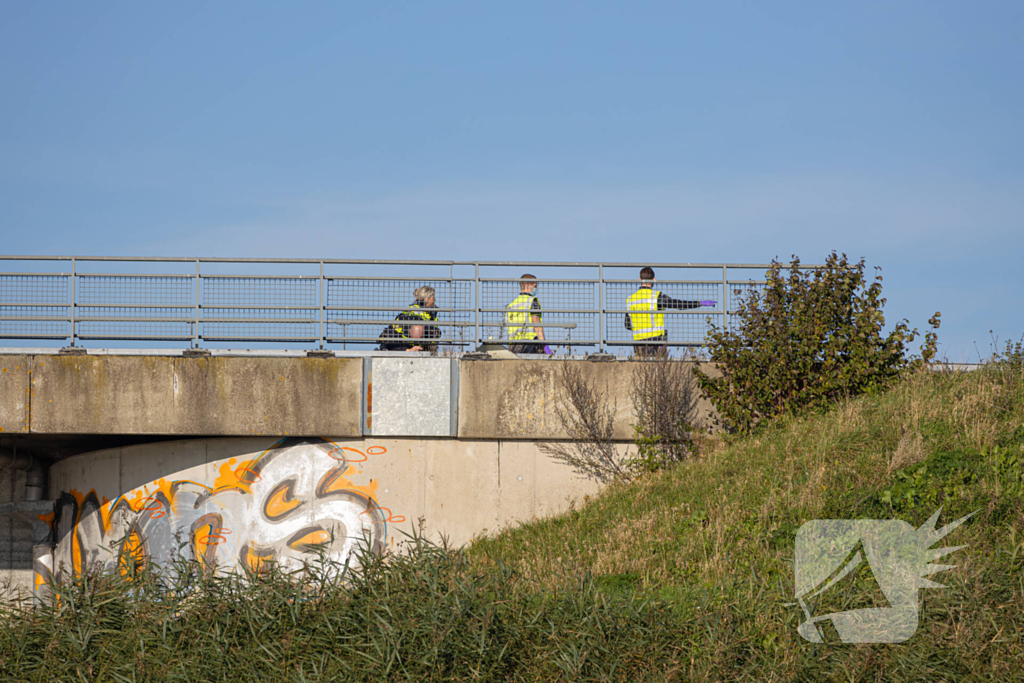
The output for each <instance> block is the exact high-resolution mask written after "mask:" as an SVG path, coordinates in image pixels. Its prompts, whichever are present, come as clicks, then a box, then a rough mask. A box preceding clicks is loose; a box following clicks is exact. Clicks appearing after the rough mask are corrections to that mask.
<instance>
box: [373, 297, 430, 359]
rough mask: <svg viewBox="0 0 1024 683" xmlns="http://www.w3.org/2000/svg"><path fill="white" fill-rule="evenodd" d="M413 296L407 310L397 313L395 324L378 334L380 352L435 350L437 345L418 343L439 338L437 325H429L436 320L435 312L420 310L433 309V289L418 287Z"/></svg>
mask: <svg viewBox="0 0 1024 683" xmlns="http://www.w3.org/2000/svg"><path fill="white" fill-rule="evenodd" d="M413 296H415V297H416V300H415V301H414V302H413V303H412V304H411V305H410V306H409V308H408V309H407V310H404V311H402V312H401V313H399V314H398V316H397V317H396V318H395V322H394V323H392V324H391V325H388V326H387V327H386V328H384V331H383V332H381V333H380V349H381V351H433V350H434V349H435V348H437V344H431V343H427V342H421V341H418V340H420V339H437V338H438V337H440V336H441V330H440V329H438V327H437V325H432V324H430V323H431V322H432V321H436V320H437V312H436V311H429V310H421V309H425V308H426V309H430V308H434V306H435V304H436V300H435V299H434V288H433V287H419V288H417V289H416V291H415V292H413ZM403 323H404V324H403ZM416 323H418V324H416Z"/></svg>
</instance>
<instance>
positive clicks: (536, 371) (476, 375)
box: [459, 360, 717, 442]
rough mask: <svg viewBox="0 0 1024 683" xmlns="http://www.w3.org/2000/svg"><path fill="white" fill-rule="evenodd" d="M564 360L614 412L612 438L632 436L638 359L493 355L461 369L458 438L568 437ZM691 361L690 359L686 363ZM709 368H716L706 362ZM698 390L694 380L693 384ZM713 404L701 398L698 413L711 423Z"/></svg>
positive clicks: (701, 419) (466, 364)
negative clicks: (561, 409) (562, 405)
mask: <svg viewBox="0 0 1024 683" xmlns="http://www.w3.org/2000/svg"><path fill="white" fill-rule="evenodd" d="M563 363H572V364H573V365H575V366H576V367H578V368H579V369H580V371H581V374H582V376H583V377H584V379H586V380H587V381H588V382H590V383H591V385H592V386H593V387H594V388H595V389H596V390H597V391H598V392H599V393H600V394H601V395H603V396H604V397H606V400H607V401H608V403H609V404H610V405H611V407H612V411H613V414H614V422H613V429H614V433H613V438H614V439H616V440H619V441H623V442H629V441H632V439H633V427H632V425H633V423H634V422H635V418H634V417H633V404H632V401H631V399H630V386H631V382H632V375H633V370H634V368H635V367H636V366H637V363H635V362H614V363H611V362H608V363H596V362H591V361H543V360H541V361H535V360H490V361H466V362H463V363H462V364H461V365H462V367H461V369H460V372H459V375H460V378H459V437H460V438H469V439H473V438H492V439H528V440H533V439H541V440H543V439H566V438H568V434H566V433H565V430H564V429H562V425H561V423H560V421H559V420H558V415H557V412H556V405H557V404H558V403H559V401H561V400H562V392H561V391H560V384H561V382H560V380H559V376H560V373H561V368H562V364H563ZM688 365H691V364H688ZM702 365H703V366H704V370H705V372H709V373H711V374H715V373H716V372H717V370H716V369H715V368H714V367H713V366H710V365H709V364H706V363H705V364H702ZM693 386H694V390H695V391H696V384H694V385H693ZM712 412H713V407H712V406H711V404H710V403H708V402H707V401H706V400H703V399H701V400H700V401H698V404H697V413H698V415H697V417H698V419H699V420H700V421H701V422H702V423H704V424H708V422H709V420H708V416H709V415H710V414H711V413H712Z"/></svg>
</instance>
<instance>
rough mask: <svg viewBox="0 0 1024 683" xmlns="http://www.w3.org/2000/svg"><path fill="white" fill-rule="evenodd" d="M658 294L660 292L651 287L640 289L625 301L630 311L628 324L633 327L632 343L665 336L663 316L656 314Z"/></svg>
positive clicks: (662, 314)
mask: <svg viewBox="0 0 1024 683" xmlns="http://www.w3.org/2000/svg"><path fill="white" fill-rule="evenodd" d="M660 294H661V292H659V291H658V290H656V289H654V288H653V287H641V288H640V289H639V290H637V291H636V292H635V293H634V294H633V296H631V297H629V299H627V300H626V302H627V303H628V304H629V311H630V312H629V322H630V325H632V327H633V341H640V340H642V339H650V338H651V337H657V336H659V335H662V334H665V314H664V313H658V296H659V295H660ZM634 311H637V312H636V313H634ZM641 311H646V312H641Z"/></svg>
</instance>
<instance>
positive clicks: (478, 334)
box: [473, 263, 483, 351]
mask: <svg viewBox="0 0 1024 683" xmlns="http://www.w3.org/2000/svg"><path fill="white" fill-rule="evenodd" d="M473 265H474V266H475V267H476V274H475V275H474V276H473V278H474V280H475V281H476V345H477V346H480V345H481V344H482V343H483V339H482V338H481V331H480V264H479V263H474V264H473ZM475 350H476V349H474V351H475Z"/></svg>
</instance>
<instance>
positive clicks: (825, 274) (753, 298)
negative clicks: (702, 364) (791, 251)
mask: <svg viewBox="0 0 1024 683" xmlns="http://www.w3.org/2000/svg"><path fill="white" fill-rule="evenodd" d="M766 280H767V284H766V285H765V286H764V288H763V289H757V288H751V289H750V292H749V294H748V295H747V296H745V297H743V298H742V299H741V300H740V303H739V308H738V311H737V312H736V313H735V314H733V315H732V316H731V319H732V320H734V321H738V323H739V324H738V325H737V326H736V328H735V329H734V330H730V329H722V328H718V327H717V326H715V325H714V324H713V323H712V324H711V331H710V332H709V333H708V337H707V342H708V351H709V354H710V357H711V358H710V359H711V361H712V362H713V363H715V364H716V365H717V366H718V368H719V369H720V371H721V373H722V374H721V377H712V376H710V375H708V374H706V373H704V372H703V371H701V370H700V369H699V368H698V369H696V370H695V371H694V372H695V374H696V376H697V378H698V380H699V382H700V386H701V390H702V391H703V392H704V394H705V395H706V396H707V397H708V398H709V399H710V400H711V401H712V402H713V403H714V404H715V407H716V408H717V410H718V413H719V415H720V416H721V419H722V420H723V422H724V426H725V427H726V428H727V429H729V430H731V431H741V432H746V431H750V430H751V429H752V428H753V427H754V426H756V425H758V424H760V423H761V422H762V421H764V420H767V419H770V418H772V417H775V416H777V415H781V414H784V413H794V414H795V413H799V412H802V411H804V410H807V409H810V408H815V407H819V406H823V405H827V404H829V403H832V402H834V401H836V400H838V399H840V398H843V397H847V396H855V395H857V394H861V393H865V392H870V391H873V390H877V389H880V388H882V387H885V386H888V385H889V384H890V383H891V382H892V381H893V380H894V379H896V378H897V377H899V376H900V375H901V374H902V373H903V372H905V371H906V370H907V369H908V368H909V367H911V366H912V365H914V364H916V363H915V361H916V362H928V361H930V360H931V359H932V358H933V357H934V355H935V343H936V334H935V332H934V331H932V332H929V333H928V334H926V335H925V343H924V346H923V347H922V349H921V355H920V356H919V357H917V358H916V359H915V358H910V357H908V355H907V347H908V345H909V344H910V343H911V342H913V341H914V339H916V338H917V336H918V332H917V329H916V328H915V329H910V328H909V326H908V322H907V321H906V320H902V321H900V322H899V323H897V324H896V326H895V327H894V328H893V329H892V330H891V331H890V332H889V333H888V334H883V332H882V328H883V327H884V326H885V316H884V315H883V313H882V308H883V307H884V306H885V299H884V298H883V297H882V276H881V275H878V274H876V276H875V278H874V281H872V282H870V283H869V282H868V279H867V277H866V276H865V274H864V260H863V259H861V260H860V261H859V262H858V263H855V264H851V263H850V262H849V261H847V258H846V255H845V254H843V255H838V254H836V253H835V252H832V254H831V255H830V256H829V257H828V259H827V260H826V262H825V265H824V266H823V267H821V268H815V269H807V268H801V267H800V259H799V258H797V257H795V256H794V257H793V261H792V262H791V263H790V264H789V267H788V270H787V269H784V266H783V264H782V263H780V262H777V261H775V262H772V265H771V268H769V270H768V272H767V274H766ZM939 317H940V314H939V313H936V314H935V316H934V317H933V318H932V319H931V320H929V323H931V325H932V327H933V328H935V329H937V328H938V326H939Z"/></svg>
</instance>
